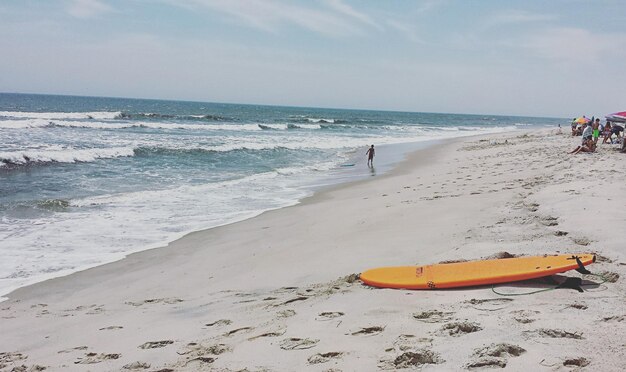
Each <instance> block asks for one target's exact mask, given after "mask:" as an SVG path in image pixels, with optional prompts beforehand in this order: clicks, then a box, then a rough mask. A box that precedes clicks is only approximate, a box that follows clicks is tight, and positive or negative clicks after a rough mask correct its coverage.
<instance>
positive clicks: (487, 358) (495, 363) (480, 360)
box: [466, 343, 526, 369]
mask: <svg viewBox="0 0 626 372" xmlns="http://www.w3.org/2000/svg"><path fill="white" fill-rule="evenodd" d="M525 352H526V349H524V348H522V347H520V346H517V345H511V344H506V343H502V344H491V345H489V346H486V347H483V348H480V349H475V350H474V357H475V358H477V359H476V360H475V361H472V362H470V363H468V364H467V365H466V367H467V368H468V369H472V368H483V367H500V368H504V367H506V365H507V362H508V359H509V357H518V356H520V355H522V354H524V353H525Z"/></svg>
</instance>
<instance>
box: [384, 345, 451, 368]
mask: <svg viewBox="0 0 626 372" xmlns="http://www.w3.org/2000/svg"><path fill="white" fill-rule="evenodd" d="M443 362H445V360H443V359H442V358H441V356H440V355H439V354H437V353H435V352H433V351H432V350H427V349H418V350H414V351H407V352H405V353H402V354H400V355H398V356H397V357H395V358H394V359H391V360H386V359H383V360H381V361H380V363H379V364H378V367H379V368H380V369H384V370H394V371H395V370H398V369H405V368H415V367H422V366H424V365H426V364H441V363H443Z"/></svg>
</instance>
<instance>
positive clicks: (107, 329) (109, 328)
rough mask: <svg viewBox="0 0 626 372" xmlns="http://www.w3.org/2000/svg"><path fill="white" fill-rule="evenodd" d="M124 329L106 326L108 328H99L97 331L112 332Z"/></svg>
mask: <svg viewBox="0 0 626 372" xmlns="http://www.w3.org/2000/svg"><path fill="white" fill-rule="evenodd" d="M123 328H124V327H122V326H108V327H104V328H100V329H99V331H113V330H116V329H123Z"/></svg>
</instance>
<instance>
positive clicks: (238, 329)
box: [224, 327, 254, 337]
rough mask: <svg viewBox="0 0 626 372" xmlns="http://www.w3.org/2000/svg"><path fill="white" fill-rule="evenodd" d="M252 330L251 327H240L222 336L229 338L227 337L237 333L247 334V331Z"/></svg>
mask: <svg viewBox="0 0 626 372" xmlns="http://www.w3.org/2000/svg"><path fill="white" fill-rule="evenodd" d="M253 329H254V328H253V327H241V328H237V329H233V330H232V331H228V332H226V333H224V336H226V337H229V336H232V335H234V334H235V333H239V332H243V331H246V332H249V331H251V330H253Z"/></svg>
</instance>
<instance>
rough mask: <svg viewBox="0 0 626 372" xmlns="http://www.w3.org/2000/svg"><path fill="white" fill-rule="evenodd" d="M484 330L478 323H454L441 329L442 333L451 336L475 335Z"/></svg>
mask: <svg viewBox="0 0 626 372" xmlns="http://www.w3.org/2000/svg"><path fill="white" fill-rule="evenodd" d="M482 329H483V328H482V327H481V326H480V324H478V323H473V322H452V323H448V324H445V325H444V326H443V327H441V329H440V332H442V333H447V334H449V335H450V336H455V337H456V336H462V335H465V334H468V333H474V332H478V331H480V330H482Z"/></svg>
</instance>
